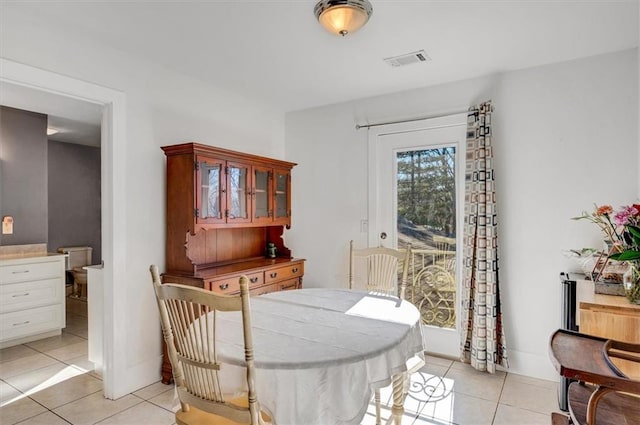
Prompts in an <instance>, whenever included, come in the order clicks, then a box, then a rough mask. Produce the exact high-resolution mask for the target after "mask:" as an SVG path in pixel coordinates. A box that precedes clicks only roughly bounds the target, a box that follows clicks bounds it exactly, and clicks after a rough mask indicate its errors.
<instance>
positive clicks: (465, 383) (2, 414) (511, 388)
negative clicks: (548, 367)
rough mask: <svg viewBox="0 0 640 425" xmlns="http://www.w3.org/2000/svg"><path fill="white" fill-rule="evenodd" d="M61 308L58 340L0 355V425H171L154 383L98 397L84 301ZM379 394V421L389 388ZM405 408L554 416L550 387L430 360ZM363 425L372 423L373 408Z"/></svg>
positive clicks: (423, 412)
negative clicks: (62, 326) (122, 393)
mask: <svg viewBox="0 0 640 425" xmlns="http://www.w3.org/2000/svg"><path fill="white" fill-rule="evenodd" d="M67 304H68V308H67V328H66V329H65V330H64V331H63V333H62V335H61V336H58V337H52V338H47V339H43V340H40V341H35V342H32V343H28V344H23V345H18V346H15V347H10V348H6V349H3V350H0V424H2V425H10V424H23V425H36V424H42V425H59V424H60V425H62V424H73V425H85V424H87V425H88V424H101V425H107V424H109V425H140V424H151V425H172V424H174V423H175V419H174V414H173V412H174V411H175V410H176V409H177V408H178V403H177V401H176V399H175V397H174V391H173V387H172V386H167V385H163V384H162V383H160V382H157V383H155V384H152V385H150V386H148V387H145V388H142V389H140V390H138V391H136V392H134V393H132V394H128V395H126V396H124V397H122V398H120V399H118V400H106V399H105V398H104V397H103V396H102V381H101V379H100V376H99V375H97V374H96V373H94V372H92V371H91V370H90V366H89V365H90V363H89V362H88V360H87V323H86V303H83V302H81V301H79V300H75V299H72V298H68V303H67ZM382 397H383V401H384V402H385V405H384V406H383V409H382V415H383V418H385V419H386V418H388V417H389V416H390V414H391V410H390V405H391V389H390V388H386V389H383V390H382ZM405 410H406V412H405V416H404V419H403V421H402V423H403V424H405V425H425V424H432V425H484V424H487V425H492V424H493V425H507V424H509V425H510V424H519V425H527V424H531V425H545V424H549V423H551V419H550V412H552V411H559V410H558V406H557V402H556V383H555V382H551V381H544V380H539V379H533V378H528V377H524V376H519V375H515V374H511V373H504V372H498V373H496V374H495V375H488V374H486V373H480V372H476V371H474V370H473V369H471V368H470V367H469V366H468V365H463V364H461V363H459V362H455V361H451V360H446V359H442V358H438V357H431V356H428V357H427V365H426V366H425V367H424V368H422V370H421V371H420V372H419V373H416V374H414V375H413V377H412V379H411V387H410V393H409V395H408V397H407V400H406V402H405ZM362 424H363V425H373V424H375V409H374V406H373V404H372V405H370V406H369V409H368V411H367V414H366V415H365V418H364V420H363V422H362ZM281 425H283V424H281Z"/></svg>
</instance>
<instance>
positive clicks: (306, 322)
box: [217, 289, 423, 425]
mask: <svg viewBox="0 0 640 425" xmlns="http://www.w3.org/2000/svg"><path fill="white" fill-rule="evenodd" d="M250 302H251V315H252V329H253V342H254V353H255V365H256V382H257V393H258V400H259V401H260V405H261V408H262V409H263V410H265V411H267V412H268V413H269V414H270V415H271V417H272V418H273V420H274V422H275V423H276V424H278V425H331V424H340V425H358V424H360V423H361V422H362V420H363V418H364V415H365V414H366V411H367V406H368V404H369V402H370V400H371V395H372V392H373V390H374V389H375V388H380V387H384V386H387V385H389V384H390V383H392V382H393V384H394V403H393V407H392V414H393V416H394V420H395V423H396V424H399V423H400V422H401V420H402V415H403V413H404V409H403V406H402V404H403V400H404V395H403V394H402V392H403V386H404V375H405V373H404V372H406V362H407V360H408V359H410V358H411V357H413V356H414V355H422V352H423V339H422V332H421V327H420V313H419V311H418V310H417V309H416V307H415V306H413V305H412V304H411V303H409V302H407V301H403V300H401V299H399V298H396V297H390V296H386V295H382V294H375V293H368V292H364V291H353V290H344V289H300V290H294V291H282V292H274V293H270V294H266V295H262V296H258V297H253V298H251V300H250ZM240 326H241V316H240V314H238V313H237V312H233V313H228V312H227V313H217V328H218V330H217V332H218V335H217V339H218V356H219V359H220V360H221V361H222V362H225V363H229V364H231V365H233V366H231V367H228V368H226V369H225V370H221V371H220V374H221V381H222V382H224V383H225V384H224V385H225V387H226V388H225V390H226V391H227V392H231V393H233V392H241V391H242V390H245V388H243V385H244V384H243V382H246V378H245V376H246V375H245V371H244V368H243V366H244V348H243V347H244V345H243V340H242V332H241V330H240V329H241V327H240Z"/></svg>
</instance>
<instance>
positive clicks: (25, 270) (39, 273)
mask: <svg viewBox="0 0 640 425" xmlns="http://www.w3.org/2000/svg"><path fill="white" fill-rule="evenodd" d="M61 264H62V263H61V262H60V261H57V260H56V261H48V262H44V263H28V264H13V265H10V266H1V267H0V284H5V283H16V282H25V281H28V280H41V279H47V278H52V277H60V276H61V275H62V273H63V271H64V270H63V268H62V267H61Z"/></svg>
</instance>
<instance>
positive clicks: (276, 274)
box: [269, 272, 278, 279]
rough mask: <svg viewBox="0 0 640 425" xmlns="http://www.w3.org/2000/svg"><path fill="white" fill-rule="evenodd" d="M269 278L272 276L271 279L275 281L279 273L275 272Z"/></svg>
mask: <svg viewBox="0 0 640 425" xmlns="http://www.w3.org/2000/svg"><path fill="white" fill-rule="evenodd" d="M269 276H271V279H274V278H275V277H276V276H278V273H276V272H273V273H271V274H270V275H269Z"/></svg>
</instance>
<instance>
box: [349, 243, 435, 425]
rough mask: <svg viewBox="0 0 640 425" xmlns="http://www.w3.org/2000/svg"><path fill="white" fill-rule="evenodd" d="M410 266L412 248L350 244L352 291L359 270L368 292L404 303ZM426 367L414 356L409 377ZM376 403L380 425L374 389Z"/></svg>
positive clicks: (378, 390) (409, 362) (376, 395)
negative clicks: (359, 247)
mask: <svg viewBox="0 0 640 425" xmlns="http://www.w3.org/2000/svg"><path fill="white" fill-rule="evenodd" d="M359 260H360V261H359ZM410 262H411V245H409V246H408V247H407V248H406V249H402V250H401V249H393V248H385V247H377V248H361V249H356V248H354V246H353V240H351V241H349V288H350V289H353V288H354V287H355V280H356V277H357V276H356V274H357V272H356V270H362V271H363V273H362V274H363V276H358V277H360V278H361V279H358V280H364V281H365V286H366V289H367V290H368V291H372V292H377V293H383V294H385V295H393V296H397V297H399V298H400V299H402V300H404V299H405V294H406V290H407V279H408V276H409V264H410ZM356 263H358V264H356ZM399 270H401V271H400V279H398V271H399ZM424 364H425V363H424V359H423V358H422V357H419V356H415V357H413V358H411V359H410V360H409V361H408V362H407V372H406V376H407V377H409V376H411V375H412V374H414V373H415V372H417V371H418V370H419V369H421V368H422V367H423V366H424ZM406 384H408V378H405V385H404V388H403V394H404V395H403V397H406V395H407V393H408V385H406ZM374 400H375V405H376V425H380V424H381V422H382V417H381V414H380V411H381V407H380V389H379V388H376V389H375V393H374Z"/></svg>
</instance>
